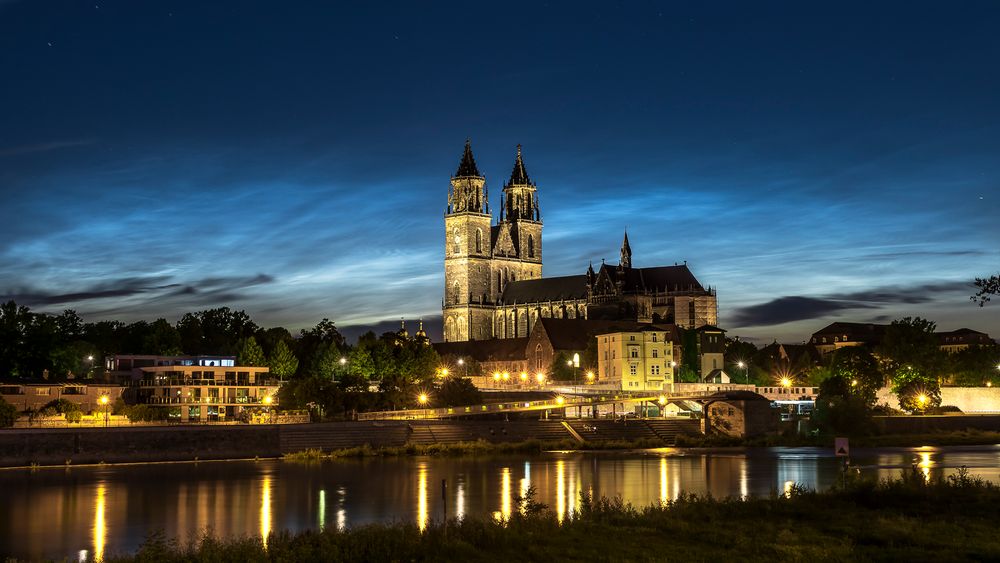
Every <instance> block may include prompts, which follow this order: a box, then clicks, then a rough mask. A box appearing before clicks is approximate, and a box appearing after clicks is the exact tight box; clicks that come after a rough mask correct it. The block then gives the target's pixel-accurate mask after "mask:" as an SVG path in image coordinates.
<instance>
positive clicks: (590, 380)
mask: <svg viewBox="0 0 1000 563" xmlns="http://www.w3.org/2000/svg"><path fill="white" fill-rule="evenodd" d="M587 383H594V372H592V371H588V372H587Z"/></svg>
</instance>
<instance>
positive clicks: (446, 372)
mask: <svg viewBox="0 0 1000 563" xmlns="http://www.w3.org/2000/svg"><path fill="white" fill-rule="evenodd" d="M441 375H443V376H445V377H448V368H441Z"/></svg>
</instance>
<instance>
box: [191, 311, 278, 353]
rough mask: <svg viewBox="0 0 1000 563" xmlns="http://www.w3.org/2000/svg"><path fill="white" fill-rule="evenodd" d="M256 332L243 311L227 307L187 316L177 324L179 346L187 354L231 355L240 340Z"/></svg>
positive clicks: (255, 326) (252, 323) (255, 327)
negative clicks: (179, 339)
mask: <svg viewBox="0 0 1000 563" xmlns="http://www.w3.org/2000/svg"><path fill="white" fill-rule="evenodd" d="M259 330H260V329H259V328H258V327H257V325H256V323H254V322H253V321H252V320H251V319H250V316H249V315H247V314H246V312H244V311H233V310H231V309H230V308H229V307H220V308H218V309H207V310H205V311H198V312H197V313H187V314H185V315H184V316H183V317H181V320H180V321H178V322H177V331H178V333H180V337H181V345H182V347H183V348H184V351H185V352H186V353H188V354H232V353H233V352H235V351H236V346H237V344H238V343H239V342H240V340H243V339H244V338H247V337H250V336H253V335H254V334H255V333H256V332H257V331H259Z"/></svg>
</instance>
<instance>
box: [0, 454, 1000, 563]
mask: <svg viewBox="0 0 1000 563" xmlns="http://www.w3.org/2000/svg"><path fill="white" fill-rule="evenodd" d="M852 454H854V455H853V456H852V463H853V464H855V465H857V466H861V467H862V469H861V471H862V475H866V476H877V477H892V478H896V477H898V476H899V473H900V471H901V470H903V469H905V470H906V471H910V470H911V468H912V467H913V465H914V464H916V465H917V468H918V470H919V471H920V472H921V473H922V474H923V475H925V476H929V477H931V478H937V477H943V476H947V475H949V474H952V473H954V472H955V471H957V470H958V468H959V467H961V466H963V465H964V466H968V467H969V469H970V472H971V473H972V475H974V476H982V477H983V478H985V479H990V480H994V481H995V480H997V479H1000V472H998V469H997V460H998V456H1000V448H979V449H975V448H968V447H966V448H952V449H948V448H909V449H904V448H899V449H884V450H869V451H867V452H865V451H864V450H856V451H854V452H852ZM840 467H841V462H840V460H838V459H837V458H835V457H834V456H833V455H832V451H827V450H826V449H808V448H806V449H795V450H783V449H774V450H768V449H759V450H750V451H748V452H745V453H742V452H726V453H704V452H692V451H683V450H661V451H651V452H639V453H614V452H600V453H582V452H581V453H573V452H570V453H566V452H562V453H550V454H541V455H530V456H529V455H511V456H490V457H482V458H376V459H362V460H338V461H330V462H323V463H318V464H308V465H306V464H296V463H288V462H281V461H258V462H245V463H244V462H227V463H200V464H170V465H155V464H154V465H141V466H119V467H115V466H111V467H101V468H85V467H73V468H71V469H58V470H46V469H40V470H37V471H33V472H32V471H0V546H3V549H2V551H4V553H5V555H10V556H13V557H17V558H21V559H44V558H52V559H64V558H71V559H76V558H78V557H83V558H91V559H98V558H100V557H103V556H105V555H107V554H110V553H118V552H126V551H134V550H135V549H136V548H137V547H138V546H139V545H140V544H141V543H142V541H143V539H144V537H145V535H146V532H147V530H163V532H164V534H165V535H166V537H168V538H174V537H176V538H178V540H180V542H181V543H184V542H187V541H189V540H192V539H196V538H197V537H198V536H199V535H200V534H201V533H202V532H203V531H204V528H205V527H211V528H212V529H213V530H214V531H215V532H216V533H217V534H219V535H220V536H246V535H260V536H261V537H262V538H263V541H264V542H267V536H268V534H270V533H271V532H273V531H278V530H282V529H286V528H287V529H289V530H291V531H300V530H304V529H316V528H330V527H332V526H334V525H336V527H337V528H338V529H344V528H346V527H347V526H348V523H350V525H362V524H367V523H372V522H391V521H394V520H395V521H409V522H413V521H416V522H417V525H418V527H420V529H426V527H427V526H428V525H429V521H430V518H431V513H432V511H433V510H434V509H435V504H434V502H435V500H434V498H431V496H430V495H431V491H429V488H428V481H429V480H430V479H431V478H437V479H441V480H445V481H447V482H448V483H454V486H453V487H449V488H448V489H447V490H446V496H445V498H443V499H442V500H441V501H442V502H444V503H446V505H447V507H448V509H449V510H448V515H449V516H450V515H452V514H451V508H452V507H454V508H455V513H454V516H455V517H458V518H463V517H470V516H471V517H486V518H489V517H490V516H491V515H492V514H494V513H496V514H497V515H498V516H499V517H502V518H508V517H510V515H511V513H512V511H515V510H518V509H519V507H518V506H517V502H516V501H515V497H516V496H521V497H523V496H524V495H526V493H527V491H528V489H529V488H534V489H535V491H536V494H537V497H536V500H537V501H538V502H540V503H543V504H545V505H547V506H549V507H550V508H551V510H552V511H553V512H554V513H555V516H556V518H557V519H558V520H559V521H565V520H566V519H567V518H573V511H574V509H576V508H577V507H578V500H579V496H578V494H579V491H581V490H583V491H587V492H588V493H589V494H591V495H593V497H595V498H600V497H602V496H603V497H608V498H611V497H615V496H621V498H622V500H623V501H624V502H628V503H632V504H633V505H635V506H645V505H648V504H650V503H655V502H658V501H659V502H667V501H669V500H672V499H676V498H677V497H678V496H679V495H680V494H682V493H696V494H711V495H713V496H715V497H726V496H746V495H768V494H771V493H772V492H776V493H778V494H782V493H786V494H787V493H788V492H789V491H790V490H791V487H792V486H793V485H797V484H800V485H802V486H803V487H805V488H811V489H824V488H827V487H830V486H832V485H833V484H834V483H836V482H838V481H839V480H840V478H841V470H840ZM515 468H516V469H515ZM498 495H499V499H498V498H497V497H498ZM414 496H416V497H417V498H416V499H414V498H413V497H414ZM442 507H443V505H442ZM348 513H350V519H348ZM54 529H55V530H59V533H58V534H53V533H52V530H54Z"/></svg>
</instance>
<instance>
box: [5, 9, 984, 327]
mask: <svg viewBox="0 0 1000 563" xmlns="http://www.w3.org/2000/svg"><path fill="white" fill-rule="evenodd" d="M698 4H700V3H689V2H685V3H679V2H678V3H655V2H635V3H630V2H626V3H610V2H594V3H591V4H588V3H581V2H549V3H539V2H525V3H510V2H508V3H504V4H503V5H502V6H497V7H486V6H484V5H482V3H478V2H463V3H449V4H445V3H438V2H433V3H429V2H419V3H418V2H400V3H398V4H397V3H376V2H371V3H327V2H322V3H321V2H315V3H302V4H298V3H296V4H286V3H281V2H267V3H265V2H246V1H240V2H236V1H232V2H193V1H192V2H180V1H178V2H170V1H167V2H134V1H131V0H129V1H125V0H117V1H110V0H108V1H106V0H94V1H93V2H90V3H87V2H56V1H51V2H29V1H11V0H5V1H0V77H2V79H0V80H2V87H0V189H2V194H3V205H2V206H0V299H3V300H6V299H15V300H16V301H18V302H19V303H21V304H25V305H29V306H31V307H32V308H33V309H35V310H40V311H54V312H56V311H61V310H63V309H75V310H77V311H78V312H79V313H81V315H83V316H84V318H85V319H86V320H99V319H106V318H114V319H122V320H134V319H150V320H152V319H155V318H157V317H160V316H162V317H166V318H167V319H169V320H176V319H177V318H179V317H180V315H182V314H183V313H184V312H186V311H193V310H199V309H204V308H209V307H219V306H230V307H233V308H237V309H245V310H246V311H247V312H248V313H249V314H250V315H251V316H252V317H253V318H254V319H255V320H256V321H257V322H258V323H259V324H262V325H264V326H275V325H283V326H286V327H289V328H292V329H297V328H300V327H305V326H311V325H313V324H315V323H316V322H318V321H319V320H320V319H322V318H323V317H329V318H330V319H333V320H334V321H335V322H337V324H338V325H340V326H347V325H370V324H376V323H379V322H384V321H387V320H389V319H394V318H399V317H406V318H408V319H416V318H418V317H423V318H425V319H428V321H431V322H432V321H433V320H434V319H435V318H437V319H438V323H439V317H440V304H441V297H442V292H443V289H442V283H443V282H442V280H443V251H444V250H443V247H444V237H443V213H444V209H445V201H446V197H447V190H448V178H449V176H450V174H452V173H454V171H455V168H456V166H457V164H458V161H459V157H460V155H461V151H462V148H463V144H464V142H465V139H466V137H471V139H472V143H473V150H474V152H475V155H476V158H477V161H478V163H479V167H480V169H481V170H482V171H483V172H484V174H486V176H487V185H488V187H489V188H490V193H491V197H492V201H491V203H492V205H493V206H494V207H496V206H497V205H498V198H499V193H500V188H501V186H502V183H503V180H504V179H505V178H506V177H507V176H508V175H509V173H510V169H511V166H512V165H513V162H514V155H515V145H516V144H518V143H521V144H523V146H524V158H525V164H526V166H527V169H528V172H529V173H530V174H531V177H532V179H533V180H535V181H536V182H537V183H538V186H539V195H540V202H541V210H542V215H543V220H544V221H545V235H544V248H545V270H544V273H545V275H547V276H554V275H568V274H579V273H582V272H583V271H585V269H586V267H587V264H588V262H590V261H593V262H594V263H595V264H599V263H600V261H601V259H607V260H608V261H609V262H612V263H617V259H618V247H619V245H620V242H621V237H622V231H623V230H624V229H625V228H626V227H627V228H628V231H629V238H630V241H631V243H632V249H633V251H634V264H635V265H636V266H655V265H666V264H673V263H675V262H682V261H685V260H686V261H687V263H688V264H689V266H690V267H691V269H692V270H693V271H694V272H695V274H696V275H697V276H698V277H699V279H700V280H701V281H702V282H703V283H705V284H708V285H711V286H714V287H716V288H717V289H718V293H719V307H720V317H721V318H720V323H721V324H722V325H723V327H725V328H727V329H729V330H730V334H731V335H739V336H742V337H745V338H753V339H757V340H758V341H761V342H769V341H771V339H774V338H777V339H779V340H783V341H787V342H796V341H801V340H803V339H805V338H807V337H808V335H809V334H810V333H811V332H813V331H814V330H817V329H818V328H820V327H822V326H824V325H825V324H827V323H829V322H832V321H835V320H845V321H888V320H890V319H894V318H899V317H902V316H907V315H919V316H923V317H926V318H930V319H932V320H935V321H937V322H938V326H939V327H940V328H941V329H955V328H959V327H963V326H967V327H970V328H974V329H978V330H984V331H987V332H990V333H991V334H992V335H993V336H997V335H998V334H1000V313H998V309H997V308H998V307H1000V304H991V305H987V306H986V307H985V308H979V307H977V306H976V305H975V304H973V303H972V302H970V301H969V296H970V295H971V294H972V293H973V292H974V289H973V288H972V287H971V280H972V279H973V278H974V277H975V276H977V275H978V276H984V275H990V274H992V273H995V272H996V271H997V269H998V267H1000V249H998V245H997V242H998V241H1000V226H998V225H1000V221H998V218H1000V204H998V201H1000V104H998V103H997V100H998V99H1000V73H998V72H997V68H998V67H997V61H1000V34H998V33H997V31H996V30H997V29H1000V4H998V3H996V2H992V1H983V2H961V3H953V4H947V5H946V4H942V3H939V2H934V3H921V2H912V1H910V2H877V3H872V2H863V3H862V2H858V3H846V2H837V3H828V4H816V3H812V2H805V3H803V2H774V3H770V2H765V3H760V2H750V3H748V2H731V3H726V2H720V3H712V5H711V6H710V7H703V6H700V5H698ZM380 326H381V325H380ZM438 337H439V335H438Z"/></svg>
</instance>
